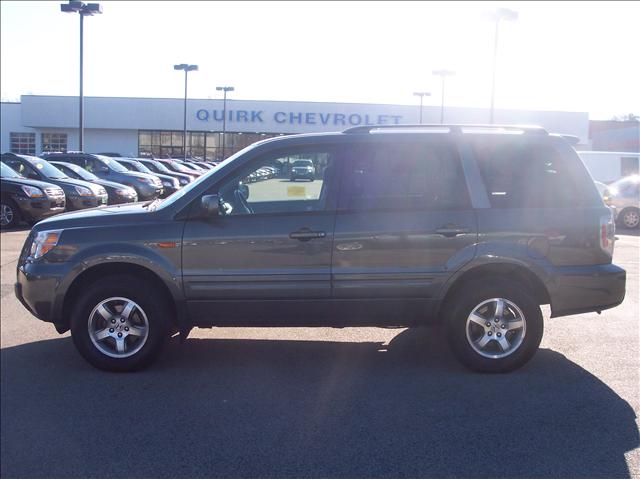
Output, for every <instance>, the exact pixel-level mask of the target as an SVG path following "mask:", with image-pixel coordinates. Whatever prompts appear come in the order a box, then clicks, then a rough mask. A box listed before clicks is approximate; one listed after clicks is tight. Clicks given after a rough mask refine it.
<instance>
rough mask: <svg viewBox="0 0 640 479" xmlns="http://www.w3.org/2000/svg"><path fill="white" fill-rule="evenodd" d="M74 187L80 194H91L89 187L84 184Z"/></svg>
mask: <svg viewBox="0 0 640 479" xmlns="http://www.w3.org/2000/svg"><path fill="white" fill-rule="evenodd" d="M74 188H75V189H76V193H78V194H79V195H80V196H93V191H91V190H90V189H89V188H85V187H84V186H74Z"/></svg>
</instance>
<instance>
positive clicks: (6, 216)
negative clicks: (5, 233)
mask: <svg viewBox="0 0 640 479" xmlns="http://www.w3.org/2000/svg"><path fill="white" fill-rule="evenodd" d="M13 216H14V215H13V209H12V208H11V206H9V205H5V204H4V203H2V205H0V225H2V226H7V225H10V224H11V222H12V221H13Z"/></svg>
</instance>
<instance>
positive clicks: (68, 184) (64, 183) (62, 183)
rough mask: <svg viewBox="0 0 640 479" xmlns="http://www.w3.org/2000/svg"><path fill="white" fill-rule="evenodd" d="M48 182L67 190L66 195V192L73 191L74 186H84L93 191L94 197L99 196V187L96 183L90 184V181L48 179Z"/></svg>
mask: <svg viewBox="0 0 640 479" xmlns="http://www.w3.org/2000/svg"><path fill="white" fill-rule="evenodd" d="M47 182H49V183H53V184H54V185H58V186H59V187H60V188H62V189H64V190H65V193H66V190H71V189H72V188H73V187H74V186H84V187H85V188H89V189H90V190H91V191H93V194H94V195H97V194H98V191H99V186H98V185H96V184H94V183H89V182H88V181H84V180H75V179H73V178H65V179H64V180H58V179H49V178H48V179H47ZM74 193H75V191H74Z"/></svg>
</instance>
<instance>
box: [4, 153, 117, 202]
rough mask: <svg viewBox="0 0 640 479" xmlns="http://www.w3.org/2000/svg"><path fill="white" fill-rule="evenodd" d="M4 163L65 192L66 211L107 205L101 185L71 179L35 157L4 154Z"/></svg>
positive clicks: (27, 176)
mask: <svg viewBox="0 0 640 479" xmlns="http://www.w3.org/2000/svg"><path fill="white" fill-rule="evenodd" d="M2 161H3V163H5V164H6V165H8V166H9V167H11V168H12V169H14V170H15V171H17V172H18V173H20V174H21V175H22V176H24V177H26V178H29V179H32V180H39V181H44V182H47V183H52V184H54V185H56V186H59V187H60V188H62V189H63V190H64V194H65V197H66V210H67V211H73V210H82V209H85V208H95V207H98V206H102V205H106V204H107V201H108V195H107V192H106V190H105V189H104V188H103V187H102V186H100V185H94V184H93V183H89V182H87V181H82V180H76V179H73V178H69V177H68V176H67V175H65V174H64V173H63V172H62V171H60V170H59V169H57V168H56V167H55V166H53V165H52V164H50V163H49V162H47V161H46V160H43V159H42V158H37V157H35V156H29V155H16V154H14V153H4V154H3V155H2Z"/></svg>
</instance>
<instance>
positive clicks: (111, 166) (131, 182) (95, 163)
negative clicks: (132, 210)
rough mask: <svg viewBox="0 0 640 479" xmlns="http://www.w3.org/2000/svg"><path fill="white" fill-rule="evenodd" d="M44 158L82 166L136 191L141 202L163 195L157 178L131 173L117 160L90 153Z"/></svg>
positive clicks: (53, 154)
mask: <svg viewBox="0 0 640 479" xmlns="http://www.w3.org/2000/svg"><path fill="white" fill-rule="evenodd" d="M42 157H43V158H45V159H49V160H51V161H63V162H67V163H73V164H75V165H78V166H81V167H82V168H84V169H85V170H87V171H89V172H91V173H93V174H94V175H96V176H97V177H98V178H102V179H103V180H108V181H113V182H115V183H120V184H123V185H126V186H129V187H131V188H133V189H134V190H136V193H137V195H138V199H139V200H145V201H146V200H153V199H155V198H158V197H159V196H160V195H162V192H163V190H162V182H161V181H160V179H159V178H158V177H157V176H154V175H149V174H147V173H138V172H135V171H129V170H127V169H126V168H125V167H124V166H122V165H120V164H119V163H118V162H117V161H116V160H115V159H113V158H109V157H106V156H100V155H92V154H88V153H46V154H43V155H42Z"/></svg>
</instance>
